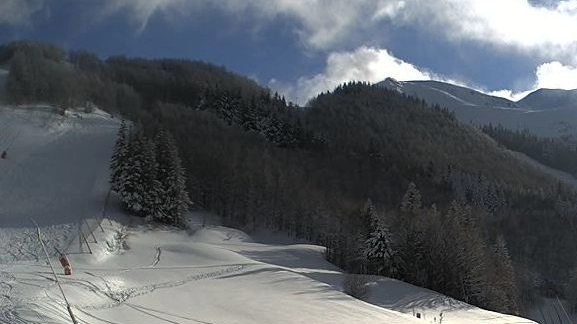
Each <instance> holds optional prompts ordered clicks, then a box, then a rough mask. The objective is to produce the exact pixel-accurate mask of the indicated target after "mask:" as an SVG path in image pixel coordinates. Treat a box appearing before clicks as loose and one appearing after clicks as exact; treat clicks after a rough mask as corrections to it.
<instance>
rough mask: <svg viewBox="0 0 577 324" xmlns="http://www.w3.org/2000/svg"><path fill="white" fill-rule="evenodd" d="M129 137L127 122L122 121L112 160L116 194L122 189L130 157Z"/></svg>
mask: <svg viewBox="0 0 577 324" xmlns="http://www.w3.org/2000/svg"><path fill="white" fill-rule="evenodd" d="M128 135H129V134H128V126H127V125H126V121H125V120H122V122H121V123H120V128H119V129H118V135H117V137H116V144H115V145H114V151H113V152H112V158H111V159H110V185H111V188H112V190H114V191H116V192H118V191H119V189H120V181H121V178H122V172H123V169H124V167H125V164H126V158H127V155H128V140H129V138H128Z"/></svg>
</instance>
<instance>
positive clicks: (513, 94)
mask: <svg viewBox="0 0 577 324" xmlns="http://www.w3.org/2000/svg"><path fill="white" fill-rule="evenodd" d="M540 88H548V89H564V90H572V89H577V67H575V66H570V65H563V64H561V63H560V62H557V61H553V62H548V63H543V64H541V65H539V66H538V67H537V69H536V70H535V81H534V83H533V85H532V86H531V87H529V88H528V89H526V90H523V91H513V90H507V89H504V90H497V91H491V92H488V94H490V95H492V96H497V97H503V98H507V99H509V100H513V101H517V100H520V99H522V98H523V97H525V96H526V95H528V94H529V93H531V92H533V91H535V90H537V89H540Z"/></svg>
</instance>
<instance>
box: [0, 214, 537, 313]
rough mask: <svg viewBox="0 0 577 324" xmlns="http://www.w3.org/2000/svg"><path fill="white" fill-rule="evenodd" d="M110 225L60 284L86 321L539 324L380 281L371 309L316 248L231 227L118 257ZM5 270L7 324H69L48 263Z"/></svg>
mask: <svg viewBox="0 0 577 324" xmlns="http://www.w3.org/2000/svg"><path fill="white" fill-rule="evenodd" d="M103 225H104V228H105V232H104V233H102V232H100V231H97V232H96V233H95V234H96V235H97V240H98V241H99V242H100V243H99V244H92V249H93V251H94V254H93V255H72V256H71V261H72V264H73V267H74V274H73V276H70V277H67V276H61V277H60V280H61V281H62V284H63V287H64V291H65V292H66V294H67V298H68V299H69V300H70V303H71V305H72V306H73V311H74V313H75V314H76V315H77V317H78V318H79V319H80V320H81V321H82V322H83V323H95V324H100V323H278V324H284V323H287V324H289V323H331V324H338V323H343V324H345V323H346V324H349V323H368V324H370V323H390V324H397V323H434V322H435V320H436V321H437V322H438V319H439V316H440V314H441V313H442V314H443V323H463V324H469V323H471V324H472V323H534V322H532V321H529V320H526V319H522V318H518V317H513V316H507V315H502V314H497V313H493V312H488V311H484V310H481V309H478V308H476V307H472V306H469V305H466V304H464V303H460V302H457V301H454V300H452V299H450V298H447V297H444V296H442V295H439V294H437V293H435V292H432V291H428V290H426V289H421V288H417V287H414V286H411V285H408V284H406V283H403V282H399V281H396V280H391V279H386V278H379V277H374V278H373V283H372V284H371V285H372V288H371V290H372V292H373V294H372V297H371V298H370V299H369V301H370V303H367V302H363V301H360V300H357V299H354V298H352V297H350V296H348V295H345V294H344V293H342V292H341V290H342V281H343V274H342V273H341V272H340V271H338V269H336V268H335V267H334V266H332V265H331V264H329V263H327V262H326V261H324V258H323V248H321V247H318V246H313V245H300V244H299V245H270V244H260V243H253V242H250V241H252V240H251V239H250V237H248V236H247V235H246V234H244V233H242V232H239V231H238V230H233V229H228V228H225V227H207V228H203V229H200V230H198V231H197V232H196V233H194V234H192V235H190V234H189V233H187V232H184V231H176V230H171V229H168V228H156V229H152V228H150V227H149V226H146V225H137V226H133V227H131V228H129V229H128V239H127V245H128V249H127V250H124V251H116V252H115V251H110V249H109V248H107V246H108V245H107V244H106V243H105V240H108V241H109V242H112V241H113V237H114V235H112V233H114V231H118V230H119V229H120V225H118V223H111V224H109V223H108V222H107V221H105V222H104V223H103ZM110 245H113V244H110ZM0 269H1V271H3V272H1V273H3V276H4V278H6V279H7V284H8V285H9V286H10V292H9V293H8V294H7V295H8V296H9V298H6V297H5V298H4V300H3V303H2V306H0V323H67V316H66V311H65V309H64V307H63V304H62V299H61V297H59V291H58V289H57V287H56V286H55V285H54V283H53V282H52V281H51V280H49V277H48V273H47V270H48V268H47V266H46V265H45V264H42V263H34V264H26V265H21V264H12V265H9V266H4V267H3V268H2V267H0ZM30 284H33V286H30ZM413 313H415V314H416V313H420V314H421V317H422V318H421V319H417V318H416V317H415V316H413Z"/></svg>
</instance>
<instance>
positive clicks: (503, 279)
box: [490, 236, 519, 314]
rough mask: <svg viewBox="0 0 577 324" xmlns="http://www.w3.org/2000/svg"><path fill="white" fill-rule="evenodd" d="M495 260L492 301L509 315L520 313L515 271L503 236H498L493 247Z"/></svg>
mask: <svg viewBox="0 0 577 324" xmlns="http://www.w3.org/2000/svg"><path fill="white" fill-rule="evenodd" d="M493 259H494V262H493V264H494V268H493V269H492V270H493V272H494V273H495V277H494V278H493V280H492V282H491V284H492V285H491V286H492V287H491V288H492V291H493V294H492V296H490V297H491V300H492V302H493V303H495V307H499V309H502V310H505V311H507V312H508V313H511V314H516V313H518V312H519V306H518V297H517V296H518V291H517V286H516V283H515V269H514V267H513V262H512V261H511V257H510V255H509V249H508V248H507V242H506V241H505V239H504V238H503V236H498V237H497V240H496V242H495V244H494V246H493Z"/></svg>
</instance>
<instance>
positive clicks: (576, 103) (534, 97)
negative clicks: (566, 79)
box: [518, 89, 577, 110]
mask: <svg viewBox="0 0 577 324" xmlns="http://www.w3.org/2000/svg"><path fill="white" fill-rule="evenodd" d="M518 103H519V105H521V106H524V107H530V108H533V109H540V110H551V109H563V108H570V109H571V108H572V109H577V89H576V90H561V89H538V90H536V91H534V92H532V93H530V94H528V95H527V96H525V98H523V99H521V100H519V101H518Z"/></svg>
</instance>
